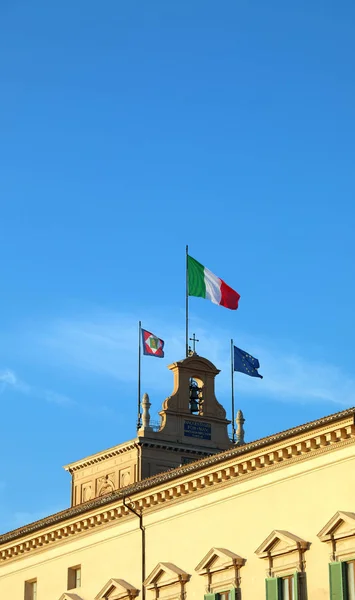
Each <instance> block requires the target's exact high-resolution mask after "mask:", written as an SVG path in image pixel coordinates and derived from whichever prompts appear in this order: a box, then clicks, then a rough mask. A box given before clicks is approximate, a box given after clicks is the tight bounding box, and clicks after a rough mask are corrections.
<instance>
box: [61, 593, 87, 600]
mask: <svg viewBox="0 0 355 600" xmlns="http://www.w3.org/2000/svg"><path fill="white" fill-rule="evenodd" d="M59 600H83V599H82V598H81V596H78V594H71V593H70V592H65V593H64V594H62V595H61V597H60V598H59Z"/></svg>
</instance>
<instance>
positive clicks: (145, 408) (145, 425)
mask: <svg viewBox="0 0 355 600" xmlns="http://www.w3.org/2000/svg"><path fill="white" fill-rule="evenodd" d="M141 404H142V429H151V427H150V426H149V423H150V414H149V409H150V407H151V403H150V402H149V396H148V394H143V399H142V403H141Z"/></svg>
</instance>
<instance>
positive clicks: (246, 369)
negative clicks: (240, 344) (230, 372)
mask: <svg viewBox="0 0 355 600" xmlns="http://www.w3.org/2000/svg"><path fill="white" fill-rule="evenodd" d="M259 367H260V364H259V361H258V359H257V358H254V357H253V356H252V355H251V354H248V352H245V351H244V350H241V349H240V348H237V346H234V371H239V372H240V373H245V375H250V377H260V379H262V378H263V376H262V375H259V373H258V371H257V369H259Z"/></svg>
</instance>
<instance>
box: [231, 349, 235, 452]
mask: <svg viewBox="0 0 355 600" xmlns="http://www.w3.org/2000/svg"><path fill="white" fill-rule="evenodd" d="M233 346H234V343H233V340H231V388H232V441H233V444H235V426H234V360H233V350H234V347H233Z"/></svg>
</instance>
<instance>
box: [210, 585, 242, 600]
mask: <svg viewBox="0 0 355 600" xmlns="http://www.w3.org/2000/svg"><path fill="white" fill-rule="evenodd" d="M205 600H240V588H232V589H231V590H226V591H225V592H219V593H218V594H205Z"/></svg>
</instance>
